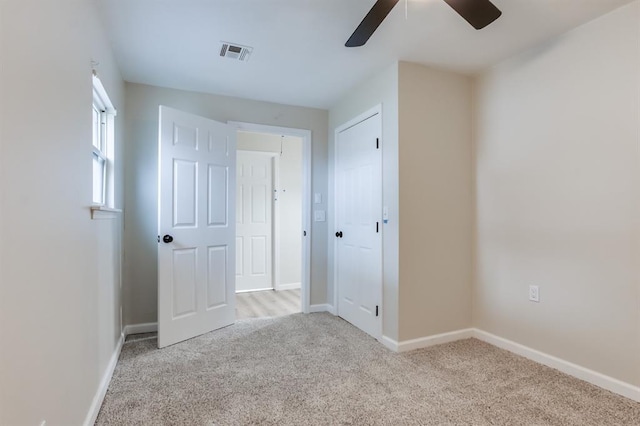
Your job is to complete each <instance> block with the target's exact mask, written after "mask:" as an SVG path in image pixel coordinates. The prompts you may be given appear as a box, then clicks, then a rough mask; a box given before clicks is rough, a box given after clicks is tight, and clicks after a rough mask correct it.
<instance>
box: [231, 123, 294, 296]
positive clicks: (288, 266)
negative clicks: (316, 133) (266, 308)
mask: <svg viewBox="0 0 640 426" xmlns="http://www.w3.org/2000/svg"><path fill="white" fill-rule="evenodd" d="M302 143H303V140H302V138H299V137H295V136H284V137H283V136H281V135H274V134H265V133H255V132H245V131H239V132H238V140H237V148H238V149H239V150H246V151H264V152H274V153H277V154H278V164H279V169H280V170H279V172H278V174H279V181H280V185H279V186H278V187H276V188H275V189H276V190H277V191H278V201H277V205H278V211H279V214H280V219H279V220H278V221H277V222H278V223H277V225H276V232H277V241H278V247H277V250H279V252H280V262H279V263H280V264H279V270H280V272H279V275H280V281H279V282H276V283H274V287H275V288H276V289H278V287H279V286H281V285H295V284H297V285H300V282H301V279H302ZM274 235H275V234H274Z"/></svg>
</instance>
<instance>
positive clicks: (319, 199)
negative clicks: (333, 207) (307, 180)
mask: <svg viewBox="0 0 640 426" xmlns="http://www.w3.org/2000/svg"><path fill="white" fill-rule="evenodd" d="M313 202H314V203H316V204H320V203H321V202H322V194H321V193H319V192H316V193H315V194H313Z"/></svg>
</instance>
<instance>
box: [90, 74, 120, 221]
mask: <svg viewBox="0 0 640 426" xmlns="http://www.w3.org/2000/svg"><path fill="white" fill-rule="evenodd" d="M92 107H93V109H95V110H97V111H98V119H99V126H100V129H99V130H98V134H97V137H98V142H97V145H98V146H96V143H95V136H96V133H95V129H94V126H95V122H94V120H93V113H92V124H91V126H92V143H91V146H92V153H91V156H92V157H91V160H92V179H93V162H94V161H95V160H96V159H98V160H101V161H102V162H103V171H102V190H101V194H98V197H96V194H93V190H92V205H93V206H98V207H110V208H113V207H115V206H114V204H115V194H114V186H115V178H114V170H115V167H114V159H115V149H114V148H115V147H114V145H115V144H114V129H115V116H116V114H117V111H116V109H115V108H114V106H113V104H112V103H111V100H110V99H109V96H108V95H107V92H106V90H105V89H104V86H103V85H102V82H101V81H100V79H99V78H98V77H97V76H95V75H94V76H93V105H92ZM92 188H93V185H92ZM96 198H98V199H96Z"/></svg>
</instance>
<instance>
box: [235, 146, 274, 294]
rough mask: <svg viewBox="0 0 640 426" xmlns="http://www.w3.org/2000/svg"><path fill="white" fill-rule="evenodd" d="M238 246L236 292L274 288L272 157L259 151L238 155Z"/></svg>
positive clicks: (240, 152) (239, 152)
mask: <svg viewBox="0 0 640 426" xmlns="http://www.w3.org/2000/svg"><path fill="white" fill-rule="evenodd" d="M237 176H238V186H237V192H236V196H237V199H238V202H237V206H238V213H237V217H236V224H237V225H236V226H237V229H236V232H237V241H238V243H237V244H238V247H240V248H239V249H238V250H237V256H238V257H237V260H236V265H238V267H237V269H236V291H252V290H264V289H270V288H273V277H272V255H271V253H272V250H271V246H272V219H271V218H272V210H273V156H272V155H269V154H265V153H260V152H251V151H238V153H237Z"/></svg>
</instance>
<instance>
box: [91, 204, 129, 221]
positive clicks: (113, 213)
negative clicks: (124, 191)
mask: <svg viewBox="0 0 640 426" xmlns="http://www.w3.org/2000/svg"><path fill="white" fill-rule="evenodd" d="M120 213H122V210H121V209H112V208H111V207H105V206H91V219H93V220H96V219H115V218H117V217H118V215H119V214H120Z"/></svg>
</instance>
